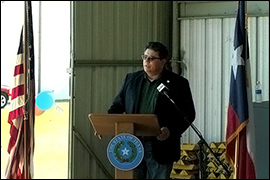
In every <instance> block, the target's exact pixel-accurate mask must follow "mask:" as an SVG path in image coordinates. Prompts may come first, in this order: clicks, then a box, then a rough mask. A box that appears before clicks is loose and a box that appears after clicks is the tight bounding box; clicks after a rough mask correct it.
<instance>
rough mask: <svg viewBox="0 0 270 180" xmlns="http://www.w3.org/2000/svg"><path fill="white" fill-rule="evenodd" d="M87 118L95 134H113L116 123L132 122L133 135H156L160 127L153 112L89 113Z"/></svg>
mask: <svg viewBox="0 0 270 180" xmlns="http://www.w3.org/2000/svg"><path fill="white" fill-rule="evenodd" d="M88 118H89V120H90V122H91V125H92V127H93V129H94V131H95V134H97V135H99V136H102V135H115V126H116V124H117V123H133V125H134V135H136V136H157V135H159V134H160V127H159V124H158V120H157V116H156V115H155V114H89V115H88Z"/></svg>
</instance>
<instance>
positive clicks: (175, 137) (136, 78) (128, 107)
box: [108, 69, 195, 164]
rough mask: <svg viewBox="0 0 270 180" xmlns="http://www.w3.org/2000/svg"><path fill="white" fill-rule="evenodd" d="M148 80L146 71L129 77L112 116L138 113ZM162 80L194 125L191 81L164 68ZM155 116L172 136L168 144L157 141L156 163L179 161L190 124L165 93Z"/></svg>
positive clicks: (154, 147)
mask: <svg viewBox="0 0 270 180" xmlns="http://www.w3.org/2000/svg"><path fill="white" fill-rule="evenodd" d="M144 77H145V72H144V71H143V70H140V71H137V72H133V73H129V74H127V75H126V78H125V80H124V83H123V85H122V87H121V89H120V91H119V93H118V94H117V96H116V97H115V98H114V101H113V103H112V105H111V107H110V108H109V110H108V113H119V114H121V113H127V114H136V113H137V110H138V101H139V95H140V89H141V85H142V82H143V79H144ZM159 81H160V83H163V84H164V85H165V86H166V87H167V88H168V89H169V90H168V94H169V97H170V98H171V99H172V100H173V101H174V102H175V104H176V105H177V107H178V108H179V109H180V110H181V111H182V112H183V113H184V116H186V117H187V118H188V120H189V122H190V124H191V123H192V122H193V121H194V119H195V108H194V103H193V99H192V94H191V90H190V87H189V82H188V80H187V79H185V78H184V77H182V76H180V75H177V74H176V73H173V72H171V71H169V70H167V69H164V71H163V73H162V76H161V78H160V79H159ZM154 113H155V114H156V115H157V117H158V121H159V125H160V127H164V126H166V127H168V128H169V130H170V136H169V138H168V139H166V140H165V141H158V140H157V139H155V140H153V155H154V157H155V159H156V161H157V162H159V163H161V164H164V163H172V162H174V161H178V160H179V158H180V137H181V135H182V134H183V133H184V132H185V131H186V130H187V128H188V127H189V123H187V122H186V121H185V120H184V117H183V115H181V114H180V113H179V111H178V110H177V109H176V108H175V106H174V104H173V103H172V102H171V101H170V100H169V99H168V98H167V97H166V96H164V95H162V94H161V93H159V95H158V98H157V103H156V108H155V112H154Z"/></svg>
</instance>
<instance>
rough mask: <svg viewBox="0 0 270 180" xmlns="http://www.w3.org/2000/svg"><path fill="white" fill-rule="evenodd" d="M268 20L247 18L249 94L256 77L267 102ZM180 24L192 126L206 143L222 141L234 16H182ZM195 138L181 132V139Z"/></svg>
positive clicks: (224, 128)
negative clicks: (193, 112)
mask: <svg viewBox="0 0 270 180" xmlns="http://www.w3.org/2000/svg"><path fill="white" fill-rule="evenodd" d="M268 21H269V18H268V17H251V18H249V19H248V24H249V27H250V28H249V29H248V33H249V48H250V59H251V77H252V89H253V92H252V93H253V95H254V88H255V82H256V79H258V80H260V82H261V83H262V84H263V87H262V88H263V92H264V93H263V100H264V101H269V51H268V50H267V49H269V33H268V32H269V22H268ZM180 26H181V28H180V34H181V35H180V47H181V49H180V51H181V53H182V54H183V56H184V58H183V62H184V63H185V65H186V69H185V71H184V76H186V77H187V78H188V79H189V81H190V86H191V89H192V93H193V98H194V102H195V108H196V113H197V116H196V120H195V122H194V125H195V126H196V127H197V128H198V129H199V130H200V132H201V133H202V135H203V137H204V138H205V139H206V141H207V142H209V143H211V142H213V141H214V142H220V141H224V140H225V135H226V126H227V124H226V123H227V106H228V100H229V85H230V84H229V83H230V82H229V78H230V66H231V58H232V54H233V46H232V45H233V39H234V27H235V18H214V17H213V18H210V17H208V18H199V19H196V18H192V19H182V20H181V23H180ZM256 74H257V76H256ZM254 100H255V99H254V96H253V101H254ZM198 141H199V138H198V136H197V134H195V132H194V131H193V130H192V129H191V128H189V129H188V131H186V132H185V133H184V134H183V138H182V142H186V143H197V142H198Z"/></svg>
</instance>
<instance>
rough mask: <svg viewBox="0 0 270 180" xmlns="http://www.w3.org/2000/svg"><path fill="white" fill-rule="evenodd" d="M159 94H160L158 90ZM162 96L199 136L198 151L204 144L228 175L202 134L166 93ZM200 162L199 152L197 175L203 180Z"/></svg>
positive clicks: (200, 155) (226, 169)
mask: <svg viewBox="0 0 270 180" xmlns="http://www.w3.org/2000/svg"><path fill="white" fill-rule="evenodd" d="M159 92H161V91H160V90H159ZM161 93H162V92H161ZM162 94H163V95H165V96H166V97H167V98H168V99H169V100H170V101H171V102H172V103H173V105H174V106H175V108H176V109H177V111H178V112H179V113H180V114H181V115H182V116H183V117H184V119H185V121H186V122H187V123H188V124H189V125H190V126H191V127H192V129H193V130H194V131H195V132H196V134H197V135H198V136H199V138H200V141H199V145H200V151H201V150H202V148H201V147H202V146H201V143H202V145H203V144H204V145H205V146H206V147H207V148H208V149H209V151H210V152H211V153H212V154H213V155H214V157H215V158H216V159H217V161H218V162H219V164H221V165H222V167H223V168H224V169H225V171H226V172H227V173H228V175H230V172H229V170H228V168H227V167H226V166H225V165H224V164H223V163H222V162H221V161H220V159H219V158H218V157H217V155H216V154H215V153H214V152H213V150H212V149H211V148H210V147H209V145H208V144H207V143H206V141H205V139H204V138H203V136H202V134H201V133H200V131H199V130H198V129H197V128H196V127H195V126H194V125H193V124H192V123H190V121H189V119H188V117H187V116H186V115H185V114H184V113H183V112H182V111H181V110H180V109H179V107H178V106H177V105H176V104H175V102H174V101H173V100H172V99H171V98H170V96H169V95H168V93H167V92H166V91H164V92H163V93H162ZM201 161H202V154H201V152H200V154H199V163H200V167H199V169H200V173H199V179H204V177H203V172H202V166H201Z"/></svg>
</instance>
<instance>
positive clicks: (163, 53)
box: [144, 42, 169, 60]
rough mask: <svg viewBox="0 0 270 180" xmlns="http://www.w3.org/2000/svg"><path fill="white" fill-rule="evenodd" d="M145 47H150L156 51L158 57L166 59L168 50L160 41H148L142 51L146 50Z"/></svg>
mask: <svg viewBox="0 0 270 180" xmlns="http://www.w3.org/2000/svg"><path fill="white" fill-rule="evenodd" d="M147 49H151V50H153V51H156V52H158V54H159V57H160V58H161V59H166V60H167V58H168V56H169V51H168V49H167V47H166V46H165V45H163V44H162V43H160V42H148V43H147V44H146V45H145V47H144V51H146V50H147Z"/></svg>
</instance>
